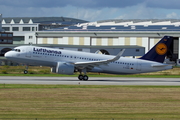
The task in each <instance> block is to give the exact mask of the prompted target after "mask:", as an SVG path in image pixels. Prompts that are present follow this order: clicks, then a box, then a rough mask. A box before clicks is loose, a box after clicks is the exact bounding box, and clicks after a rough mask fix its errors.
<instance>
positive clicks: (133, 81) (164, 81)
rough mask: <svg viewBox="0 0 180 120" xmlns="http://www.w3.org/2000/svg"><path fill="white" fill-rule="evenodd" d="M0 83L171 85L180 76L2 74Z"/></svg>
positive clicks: (178, 83) (175, 83)
mask: <svg viewBox="0 0 180 120" xmlns="http://www.w3.org/2000/svg"><path fill="white" fill-rule="evenodd" d="M0 84H63V85H79V84H81V85H170V86H179V85H180V78H121V77H120V78H119V77H106V78H105V77H91V78H90V79H89V81H79V80H78V79H77V78H76V77H15V76H13V77H11V76H0Z"/></svg>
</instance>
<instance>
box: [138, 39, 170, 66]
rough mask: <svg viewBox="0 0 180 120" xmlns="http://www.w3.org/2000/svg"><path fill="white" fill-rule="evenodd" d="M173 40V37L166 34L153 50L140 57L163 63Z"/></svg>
mask: <svg viewBox="0 0 180 120" xmlns="http://www.w3.org/2000/svg"><path fill="white" fill-rule="evenodd" d="M172 42H173V37H171V36H164V37H163V38H162V39H161V40H160V41H159V42H158V43H157V44H156V45H155V46H154V47H153V48H152V49H151V50H149V51H148V52H147V53H146V54H145V55H144V56H142V57H141V58H139V59H143V60H149V61H155V62H160V63H163V62H164V59H165V57H166V55H167V52H168V50H169V48H170V45H171V43H172Z"/></svg>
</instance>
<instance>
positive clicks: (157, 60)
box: [5, 36, 173, 81]
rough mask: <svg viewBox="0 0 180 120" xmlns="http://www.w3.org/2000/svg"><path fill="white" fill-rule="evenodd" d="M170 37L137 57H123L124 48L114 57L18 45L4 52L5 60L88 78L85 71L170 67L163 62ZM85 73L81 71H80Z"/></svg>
mask: <svg viewBox="0 0 180 120" xmlns="http://www.w3.org/2000/svg"><path fill="white" fill-rule="evenodd" d="M172 41H173V37H171V36H164V37H163V38H162V39H161V40H160V41H159V42H158V43H157V44H156V45H155V46H154V47H153V48H152V49H150V50H149V51H148V52H147V53H146V54H145V55H143V56H142V57H140V58H137V59H136V58H127V57H123V56H122V55H123V53H124V51H125V49H122V50H121V51H120V52H119V53H118V54H117V55H116V56H112V55H103V54H95V53H87V52H80V51H70V50H61V49H55V48H47V47H38V46H19V47H15V48H14V49H13V50H11V51H8V52H7V53H5V57H6V58H7V59H8V60H11V61H15V62H18V63H23V64H26V65H27V68H26V69H25V70H24V74H27V73H28V71H27V69H28V65H38V66H49V67H51V72H53V73H59V74H67V75H72V74H74V72H80V74H79V76H78V79H79V80H84V81H87V80H88V79H89V77H88V76H87V75H86V73H87V72H98V73H109V74H138V73H147V72H155V71H162V70H168V69H172V65H169V64H166V63H164V60H165V57H166V55H167V52H168V51H169V48H170V45H171V43H172ZM83 73H84V74H83Z"/></svg>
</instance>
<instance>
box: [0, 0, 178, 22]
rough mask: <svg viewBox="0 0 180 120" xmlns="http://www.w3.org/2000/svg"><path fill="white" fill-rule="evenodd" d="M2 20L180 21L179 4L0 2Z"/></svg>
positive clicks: (156, 0)
mask: <svg viewBox="0 0 180 120" xmlns="http://www.w3.org/2000/svg"><path fill="white" fill-rule="evenodd" d="M0 14H3V17H61V16H63V17H70V18H79V19H83V20H87V21H98V20H108V19H180V0H0Z"/></svg>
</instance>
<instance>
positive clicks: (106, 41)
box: [0, 17, 180, 63]
mask: <svg viewBox="0 0 180 120" xmlns="http://www.w3.org/2000/svg"><path fill="white" fill-rule="evenodd" d="M47 19H48V20H47ZM55 19H56V20H55ZM67 21H68V22H67ZM1 23H2V29H4V31H6V32H13V35H14V38H13V46H11V48H12V47H15V46H18V45H23V44H33V45H38V46H47V47H54V48H58V49H70V50H77V51H84V52H97V51H100V52H101V53H103V54H104V53H105V54H111V55H116V54H117V53H118V52H119V51H120V50H121V49H122V48H126V49H127V50H126V52H125V53H124V56H133V57H139V56H142V55H143V54H144V53H146V52H147V51H148V50H149V49H150V48H151V47H152V46H154V45H155V44H156V43H157V42H158V41H159V40H160V39H161V38H162V37H163V36H164V35H170V36H173V37H174V42H173V44H172V50H171V51H172V52H171V55H169V58H170V60H173V61H174V62H177V63H179V59H180V53H179V44H180V43H179V38H180V20H173V19H171V20H154V19H152V20H148V19H147V20H121V19H120V20H104V21H97V22H87V21H82V20H77V19H70V18H66V20H65V18H63V17H61V20H60V19H59V21H58V19H57V18H54V17H52V18H46V19H45V18H2V22H1ZM0 49H1V50H2V49H4V48H3V46H0Z"/></svg>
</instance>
